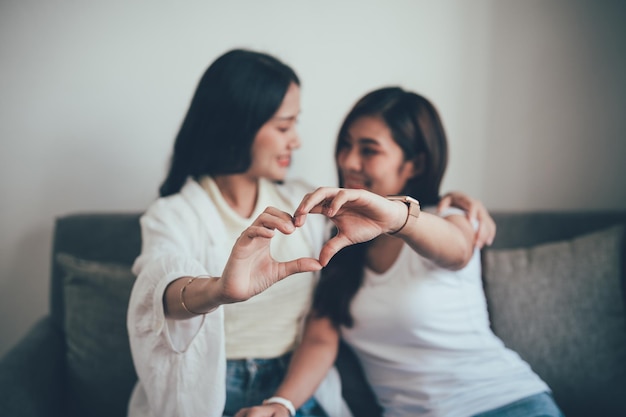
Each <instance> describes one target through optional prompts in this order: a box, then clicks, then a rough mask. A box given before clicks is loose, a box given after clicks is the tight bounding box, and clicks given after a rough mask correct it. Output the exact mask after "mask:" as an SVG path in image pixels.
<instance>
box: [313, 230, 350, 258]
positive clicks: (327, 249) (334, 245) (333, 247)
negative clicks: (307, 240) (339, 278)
mask: <svg viewBox="0 0 626 417" xmlns="http://www.w3.org/2000/svg"><path fill="white" fill-rule="evenodd" d="M351 244H352V242H351V241H350V240H349V239H348V238H347V237H345V236H342V235H337V236H335V237H333V238H332V239H330V240H329V241H328V242H326V244H325V245H324V246H323V247H322V251H321V252H320V264H322V265H323V266H326V265H328V262H330V260H331V259H332V257H333V256H335V254H336V253H337V252H339V251H340V250H341V249H343V248H345V247H346V246H349V245H351Z"/></svg>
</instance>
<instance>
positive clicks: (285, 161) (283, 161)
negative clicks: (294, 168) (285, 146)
mask: <svg viewBox="0 0 626 417" xmlns="http://www.w3.org/2000/svg"><path fill="white" fill-rule="evenodd" d="M278 165H280V166H281V167H283V168H287V167H288V166H289V165H291V155H286V156H279V157H278Z"/></svg>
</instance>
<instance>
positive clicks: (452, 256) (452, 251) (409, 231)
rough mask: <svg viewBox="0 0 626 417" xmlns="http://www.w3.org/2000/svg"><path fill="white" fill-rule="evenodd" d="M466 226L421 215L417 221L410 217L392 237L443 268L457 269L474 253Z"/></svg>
mask: <svg viewBox="0 0 626 417" xmlns="http://www.w3.org/2000/svg"><path fill="white" fill-rule="evenodd" d="M457 217H461V216H457ZM460 221H461V222H462V221H463V220H460ZM466 223H467V224H463V223H460V224H459V221H456V222H451V221H448V220H446V219H442V218H441V217H439V216H436V215H434V214H430V213H426V212H422V213H420V215H419V217H418V218H414V217H410V218H409V220H408V221H407V223H406V225H405V226H404V227H403V228H402V230H400V231H399V232H398V233H396V234H394V236H397V237H400V238H402V239H403V240H404V241H405V242H406V243H407V244H408V245H409V246H411V248H412V249H413V250H414V251H416V252H417V253H419V254H420V255H422V256H424V257H425V258H428V259H430V260H432V261H433V262H435V263H436V264H437V265H439V266H441V267H443V268H447V269H461V268H463V267H464V266H465V265H467V263H468V262H469V260H470V259H471V257H472V253H473V251H474V246H473V243H472V242H473V233H474V232H473V230H472V229H471V226H470V224H469V222H466Z"/></svg>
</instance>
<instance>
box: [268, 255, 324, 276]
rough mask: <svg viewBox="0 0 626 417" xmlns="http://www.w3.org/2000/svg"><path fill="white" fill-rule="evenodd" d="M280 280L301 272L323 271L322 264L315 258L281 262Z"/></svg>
mask: <svg viewBox="0 0 626 417" xmlns="http://www.w3.org/2000/svg"><path fill="white" fill-rule="evenodd" d="M278 266H279V268H280V272H279V278H278V279H279V280H281V279H283V278H286V277H288V276H290V275H293V274H298V273H300V272H314V271H319V270H320V269H322V264H321V263H320V262H319V261H318V260H317V259H314V258H298V259H294V260H291V261H286V262H279V263H278Z"/></svg>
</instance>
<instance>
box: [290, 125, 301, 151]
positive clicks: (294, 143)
mask: <svg viewBox="0 0 626 417" xmlns="http://www.w3.org/2000/svg"><path fill="white" fill-rule="evenodd" d="M301 145H302V143H301V142H300V134H299V133H298V130H296V129H295V128H294V129H293V134H292V135H291V137H290V138H289V142H288V143H287V146H288V147H289V149H290V150H294V149H298V148H299V147H300V146H301Z"/></svg>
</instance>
